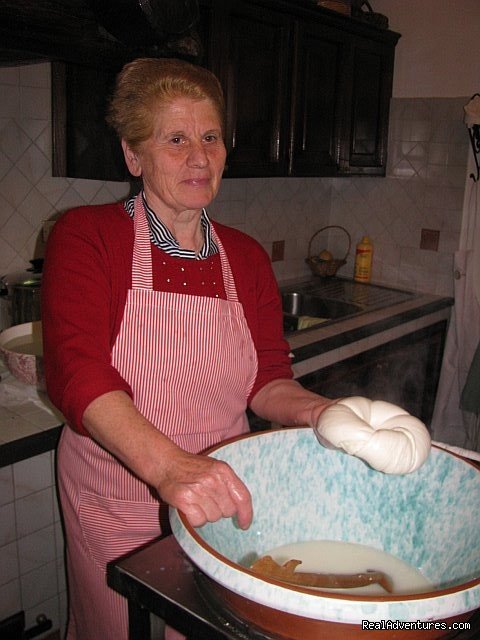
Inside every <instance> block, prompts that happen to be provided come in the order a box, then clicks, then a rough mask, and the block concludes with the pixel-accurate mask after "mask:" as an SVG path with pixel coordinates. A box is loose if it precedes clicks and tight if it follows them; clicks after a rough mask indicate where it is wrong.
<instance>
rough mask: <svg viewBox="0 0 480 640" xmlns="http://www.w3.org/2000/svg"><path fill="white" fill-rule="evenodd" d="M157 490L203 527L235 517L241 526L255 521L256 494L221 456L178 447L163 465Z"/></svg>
mask: <svg viewBox="0 0 480 640" xmlns="http://www.w3.org/2000/svg"><path fill="white" fill-rule="evenodd" d="M157 491H158V493H159V495H160V497H161V498H162V500H164V501H165V502H167V503H168V504H170V505H171V506H173V507H176V508H177V509H179V510H180V511H182V512H183V513H184V514H185V515H186V517H187V519H188V521H189V522H190V524H191V525H192V526H194V527H200V526H202V525H203V524H205V523H206V522H215V521H217V520H219V519H220V518H232V517H235V518H236V520H237V523H238V526H239V527H240V528H241V529H248V527H249V526H250V524H251V522H252V517H253V507H252V498H251V495H250V492H249V490H248V489H247V487H246V486H245V484H244V483H243V482H242V481H241V480H240V478H239V477H238V476H237V475H236V473H235V472H234V471H233V469H232V468H231V467H230V466H229V465H228V464H227V463H226V462H223V461H221V460H216V459H215V458H209V457H208V456H204V455H194V454H190V453H187V452H185V451H182V450H178V451H176V452H175V454H174V455H173V456H172V458H171V459H170V460H169V462H168V464H167V465H166V467H164V469H163V473H162V478H161V480H160V482H159V483H158V486H157Z"/></svg>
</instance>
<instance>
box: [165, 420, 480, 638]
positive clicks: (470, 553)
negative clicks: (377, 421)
mask: <svg viewBox="0 0 480 640" xmlns="http://www.w3.org/2000/svg"><path fill="white" fill-rule="evenodd" d="M209 455H211V456H213V457H215V458H218V459H221V460H225V461H226V462H228V463H229V464H230V465H231V466H232V468H233V469H234V470H235V471H236V473H237V474H238V475H239V476H240V477H241V478H242V480H243V481H244V482H245V483H246V485H247V486H248V487H249V489H250V491H251V493H252V498H253V505H254V513H255V515H254V520H253V523H252V525H251V527H250V528H249V529H248V530H247V531H242V530H240V529H239V528H238V527H236V526H235V522H234V521H233V520H232V519H222V520H220V521H218V522H215V523H209V524H207V525H205V526H203V527H201V528H198V529H194V528H193V527H191V526H190V524H189V523H188V521H187V520H186V518H185V517H184V516H183V514H181V513H179V512H177V511H176V510H171V512H170V520H171V525H172V530H173V533H174V535H175V537H176V539H177V541H178V542H179V544H180V546H181V547H182V548H183V550H184V551H185V553H186V554H187V556H188V557H189V558H190V559H191V560H192V562H193V563H194V564H195V565H196V566H197V567H198V568H199V569H200V570H201V571H202V572H203V573H204V574H206V576H208V577H209V578H210V579H211V580H212V584H215V585H216V586H219V587H220V593H221V594H224V595H226V599H225V602H226V606H227V607H230V608H231V609H232V610H236V611H237V612H238V613H240V614H241V615H242V616H247V617H248V616H249V615H250V613H249V612H250V607H249V604H251V603H255V606H254V607H252V608H251V609H252V610H253V611H257V610H259V611H261V610H263V614H262V616H261V619H259V620H255V615H254V614H252V617H251V620H250V621H251V622H253V623H254V624H257V625H258V626H259V627H261V628H263V629H266V630H269V631H272V632H275V633H277V634H279V635H280V636H282V630H283V629H286V628H287V627H286V625H285V622H282V623H281V628H280V629H277V628H275V627H272V626H271V625H270V623H269V622H266V617H267V618H268V615H267V614H268V612H269V611H271V610H275V612H278V614H279V619H280V620H287V619H288V616H294V619H295V620H297V621H298V620H300V621H302V620H304V619H307V620H308V621H310V623H311V624H310V627H311V628H312V632H311V633H312V635H311V636H309V631H308V630H307V631H305V630H301V625H300V626H298V625H295V624H294V625H293V628H297V627H298V629H300V631H299V634H300V635H298V637H299V638H301V640H308V638H309V637H311V638H312V639H314V638H318V637H321V636H319V635H318V633H317V631H316V630H315V629H316V627H315V621H323V623H324V624H325V623H326V624H327V625H329V626H330V625H331V623H335V625H336V627H338V628H341V629H342V631H341V632H340V635H338V637H339V638H345V639H347V638H357V637H358V638H367V637H368V636H367V634H366V632H365V631H363V630H362V629H361V625H362V621H364V620H368V621H371V622H375V621H376V622H379V623H380V622H381V621H382V620H384V621H385V620H390V621H404V622H405V621H411V622H412V621H413V622H414V621H441V620H449V621H450V622H451V621H452V620H455V619H457V620H458V619H462V620H466V619H468V617H469V615H470V614H469V612H471V613H473V611H474V610H475V609H477V608H480V470H479V469H478V468H476V467H475V466H474V465H473V464H470V463H469V462H466V461H465V460H463V459H461V458H459V457H457V456H455V455H454V454H452V453H449V452H447V451H444V450H442V449H438V448H435V447H433V448H432V451H431V454H430V456H429V458H428V460H427V461H426V463H425V464H424V465H423V466H422V467H421V468H420V469H419V470H417V471H415V472H414V473H411V474H408V475H403V476H394V475H385V474H383V473H380V472H378V471H375V470H373V469H371V468H369V467H368V466H367V465H366V464H365V463H364V462H362V461H361V460H359V459H358V458H355V457H352V456H349V455H347V454H345V453H342V452H339V451H332V450H329V449H325V448H323V447H321V446H319V444H318V442H317V440H316V438H315V435H314V433H313V431H312V430H311V429H309V428H298V429H283V430H277V431H266V432H262V433H258V434H251V435H247V436H243V437H240V438H236V439H234V440H231V441H229V442H227V443H224V444H222V445H219V446H218V447H216V448H213V449H212V450H211V451H210V453H209ZM325 539H327V540H340V541H345V542H354V543H359V544H364V545H369V546H372V547H375V548H378V549H382V550H384V551H387V552H389V553H391V554H393V555H395V556H397V557H399V558H400V559H402V560H404V561H405V562H407V563H408V564H410V565H413V566H414V567H417V568H418V569H420V570H421V572H422V573H423V575H424V576H425V577H426V578H427V579H428V580H430V581H431V582H432V583H433V584H434V586H435V590H434V591H430V592H428V593H422V594H417V595H404V596H378V597H375V596H353V595H343V596H342V595H339V594H335V593H332V592H321V591H319V592H313V591H311V590H310V591H309V590H308V589H303V588H298V587H293V586H292V587H290V586H287V585H285V584H282V583H280V582H277V581H276V580H273V579H272V580H270V579H263V578H261V577H259V576H258V575H256V574H254V573H253V572H252V571H250V570H249V569H248V568H247V567H248V565H249V562H250V561H251V560H252V558H255V557H256V556H262V555H264V554H265V553H267V552H268V551H269V550H271V549H273V548H276V547H278V546H280V545H283V544H287V543H294V542H301V541H307V540H325ZM207 582H208V581H207ZM220 597H223V596H222V595H221V596H220ZM242 603H243V604H246V606H245V607H243V605H242ZM259 607H260V609H259ZM265 611H266V612H267V614H265ZM284 614H286V616H287V617H286V616H285V615H284ZM274 617H278V616H274ZM312 625H313V626H312ZM287 626H288V625H287ZM307 626H308V625H307ZM310 627H309V628H310ZM449 632H450V631H448V630H436V631H426V630H425V628H424V629H423V630H422V631H421V633H420V634H419V635H418V636H417V635H415V634H414V633H412V634H410V635H409V634H408V632H403V633H402V635H401V636H400V637H401V638H416V637H420V638H440V637H443V636H444V635H446V634H447V633H449ZM285 633H287V634H288V635H285V636H282V637H288V638H296V637H297V636H296V635H295V634H294V633H293V632H292V630H291V629H290V630H289V631H286V632H285ZM357 634H358V635H357ZM326 637H327V636H326ZM328 637H329V638H334V637H336V636H335V634H333V633H330V632H329V636H328ZM372 637H375V638H378V639H381V638H383V637H385V638H393V637H396V636H394V635H392V631H389V632H388V633H387V634H386V635H382V632H381V631H375V632H372Z"/></svg>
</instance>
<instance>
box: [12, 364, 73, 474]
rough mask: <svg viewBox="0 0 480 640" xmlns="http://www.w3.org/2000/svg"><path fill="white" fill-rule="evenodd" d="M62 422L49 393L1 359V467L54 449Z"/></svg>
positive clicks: (61, 417)
mask: <svg viewBox="0 0 480 640" xmlns="http://www.w3.org/2000/svg"><path fill="white" fill-rule="evenodd" d="M62 426H63V416H62V415H61V414H60V413H59V412H58V411H56V410H55V409H54V407H53V406H52V405H51V403H50V402H49V400H48V398H47V396H46V394H45V393H42V392H39V391H38V390H37V388H36V387H34V386H33V385H26V384H23V383H22V382H19V381H18V380H16V379H15V378H14V377H13V376H12V375H11V374H10V373H9V372H8V370H7V369H6V368H5V366H4V365H3V363H0V468H1V467H6V466H7V465H10V464H14V463H16V462H19V461H21V460H25V459H27V458H32V457H34V456H36V455H39V454H41V453H44V452H46V451H51V450H52V449H55V447H56V446H57V442H58V438H59V436H60V432H61V429H62Z"/></svg>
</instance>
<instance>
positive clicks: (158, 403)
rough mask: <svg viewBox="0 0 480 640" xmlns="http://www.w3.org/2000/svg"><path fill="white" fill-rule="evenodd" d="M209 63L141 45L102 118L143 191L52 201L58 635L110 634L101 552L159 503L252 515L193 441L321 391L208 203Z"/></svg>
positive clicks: (50, 339)
mask: <svg viewBox="0 0 480 640" xmlns="http://www.w3.org/2000/svg"><path fill="white" fill-rule="evenodd" d="M223 112H224V105H223V97H222V92H221V89H220V86H219V83H218V81H217V80H216V78H215V77H214V76H213V75H212V74H210V73H209V72H208V71H206V70H205V69H202V68H199V67H196V66H193V65H190V64H188V63H186V62H181V61H178V60H161V59H138V60H136V61H134V62H132V63H130V64H129V65H127V66H126V67H125V68H124V70H123V71H122V72H121V74H120V75H119V77H118V81H117V87H116V91H115V94H114V97H113V100H112V103H111V109H110V113H109V121H110V123H111V125H112V126H113V127H114V128H115V130H116V131H117V133H118V135H119V137H120V139H121V143H122V147H123V151H124V155H125V160H126V163H127V166H128V169H129V171H130V172H131V174H132V175H133V176H138V177H141V179H142V181H143V190H142V191H141V192H140V194H139V195H137V196H136V197H134V198H132V199H130V200H128V201H127V202H125V203H116V204H111V205H102V206H89V207H83V208H78V209H75V210H71V211H69V212H67V213H66V214H64V215H63V216H62V217H61V219H60V220H59V221H58V222H57V224H56V225H55V227H54V230H53V233H52V234H51V236H50V240H49V246H48V250H47V256H46V263H45V272H44V280H43V285H42V290H43V302H42V305H43V326H44V349H45V354H46V362H45V366H46V377H47V385H48V392H49V395H50V397H51V399H52V401H53V402H54V403H55V404H56V406H57V407H58V408H59V409H60V410H61V411H62V412H63V414H64V415H65V417H66V420H67V426H66V427H65V428H64V430H63V433H62V437H61V441H60V444H59V449H58V478H59V488H60V497H61V504H62V511H63V517H64V522H65V530H66V541H67V569H68V585H69V596H70V611H69V613H70V615H69V627H68V637H69V638H76V639H84V640H96V639H98V640H107V639H109V638H111V639H112V640H113V639H115V640H121V639H122V638H126V636H127V609H126V602H125V601H124V599H123V598H122V597H120V596H119V595H118V594H116V593H114V592H113V591H112V590H110V589H109V588H108V587H107V585H106V583H105V567H106V563H107V562H108V561H110V560H112V559H113V558H115V557H118V556H119V555H121V554H123V553H125V552H127V551H130V550H132V549H134V548H135V547H138V546H139V545H141V544H143V543H145V542H147V541H149V540H152V539H153V538H154V537H156V536H158V535H159V534H160V533H161V525H160V520H159V512H160V511H161V509H160V507H161V505H172V506H174V507H176V508H178V509H180V510H182V511H183V512H184V513H185V514H186V516H187V517H188V519H189V521H190V522H191V523H192V524H193V525H194V526H201V525H202V524H204V523H205V522H207V521H215V520H218V519H219V518H230V517H235V518H236V519H237V521H238V524H239V526H240V527H242V528H247V527H248V526H249V525H250V522H251V519H252V509H253V507H254V505H253V507H252V503H251V498H250V493H249V491H248V488H247V487H246V486H244V484H243V483H242V482H241V480H240V479H239V478H238V476H237V475H236V474H235V471H234V470H233V469H231V468H230V467H229V466H228V465H226V464H225V463H222V462H220V461H216V460H214V459H212V458H209V457H207V456H205V455H202V454H201V453H199V452H201V451H202V450H203V449H204V448H205V447H207V446H210V445H213V444H214V443H217V442H219V441H221V440H223V439H225V438H227V437H230V436H235V435H238V434H241V433H244V432H246V431H247V430H248V423H247V419H246V415H245V410H246V408H247V406H250V407H251V409H252V410H253V411H254V412H255V413H256V414H258V415H259V416H262V417H264V418H267V419H270V420H274V421H276V422H279V423H283V424H286V425H295V424H315V423H316V421H317V419H318V417H319V415H320V414H321V412H322V411H323V409H324V408H325V407H326V406H327V405H328V404H329V401H327V400H325V399H324V398H321V397H319V396H317V395H315V394H313V393H310V392H308V391H306V390H304V389H303V388H302V387H301V386H300V385H298V384H297V383H296V382H295V381H293V380H292V379H291V378H292V372H291V369H290V361H289V355H288V354H289V348H288V344H287V343H286V342H285V341H284V339H283V335H282V322H281V307H280V298H279V295H278V289H277V286H276V283H275V278H274V275H273V273H272V270H271V267H270V261H269V258H268V256H267V255H266V253H265V252H264V250H263V249H262V248H261V247H260V245H259V244H258V243H257V242H255V241H254V240H253V239H251V238H249V237H248V236H246V235H245V234H242V233H240V232H239V231H237V230H234V229H231V228H228V227H225V226H223V225H220V224H218V223H216V222H212V221H211V220H210V219H209V217H208V215H207V212H206V211H205V207H206V206H208V205H209V203H210V202H211V201H212V199H213V198H214V197H215V195H216V194H217V191H218V188H219V185H220V180H221V176H222V172H223V168H224V163H225V155H226V152H225V146H224V143H223V122H224V113H223Z"/></svg>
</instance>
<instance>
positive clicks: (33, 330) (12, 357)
mask: <svg viewBox="0 0 480 640" xmlns="http://www.w3.org/2000/svg"><path fill="white" fill-rule="evenodd" d="M0 354H1V356H2V360H3V361H4V363H5V365H6V367H7V369H8V370H9V371H10V373H11V374H12V375H14V376H15V378H17V380H20V381H21V382H24V383H25V384H31V385H38V386H40V387H43V385H44V377H43V344H42V323H41V321H40V320H38V321H36V322H25V323H23V324H17V325H14V326H13V327H9V328H8V329H4V331H2V332H1V333H0Z"/></svg>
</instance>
